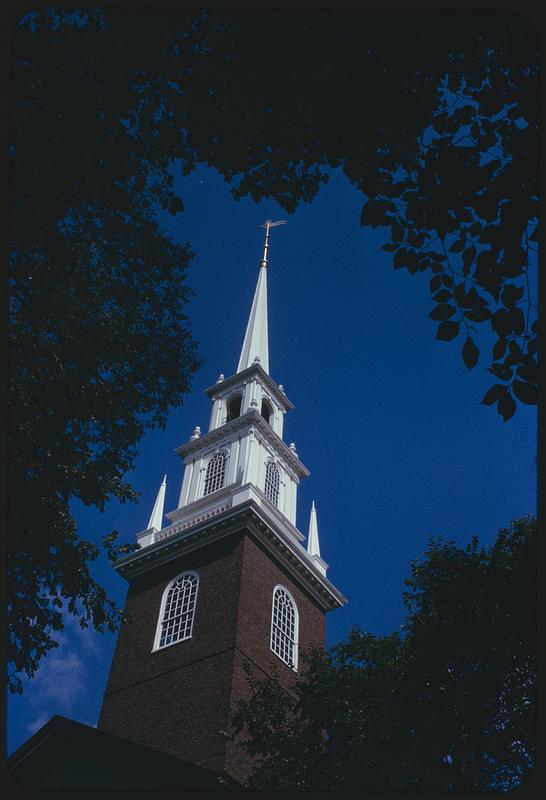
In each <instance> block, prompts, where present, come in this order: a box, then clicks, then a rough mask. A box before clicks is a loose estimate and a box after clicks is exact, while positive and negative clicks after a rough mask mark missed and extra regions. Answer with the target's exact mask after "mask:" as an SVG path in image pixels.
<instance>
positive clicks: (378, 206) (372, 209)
mask: <svg viewBox="0 0 546 800" xmlns="http://www.w3.org/2000/svg"><path fill="white" fill-rule="evenodd" d="M389 212H390V213H391V214H394V213H396V206H395V205H394V203H391V201H390V200H375V199H372V200H368V202H367V203H365V204H364V206H363V207H362V211H361V213H360V224H361V225H371V226H372V228H377V227H378V226H379V225H389V224H390V222H391V220H390V218H389V216H388V214H389Z"/></svg>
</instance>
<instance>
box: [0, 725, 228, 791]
mask: <svg viewBox="0 0 546 800" xmlns="http://www.w3.org/2000/svg"><path fill="white" fill-rule="evenodd" d="M8 766H9V768H10V770H11V772H12V775H13V777H14V778H15V779H16V780H17V781H18V783H20V784H22V785H23V786H25V787H29V788H31V789H41V790H50V791H62V790H71V791H85V790H94V791H105V790H132V791H139V790H141V791H146V790H147V791H150V790H152V791H158V790H175V791H178V792H181V791H182V792H184V791H191V790H215V791H218V790H231V791H233V790H235V789H240V788H241V787H240V785H239V784H238V783H237V781H235V780H233V779H232V778H229V777H226V776H223V775H220V774H218V773H216V772H213V771H212V770H209V769H205V768H204V767H199V766H197V765H195V764H190V763H189V762H187V761H182V760H181V759H179V758H176V757H175V756H171V755H169V754H167V753H162V752H160V751H159V750H155V749H154V748H152V747H148V746H147V745H143V744H139V743H137V742H132V741H130V740H129V739H124V738H122V737H121V736H115V735H114V734H112V733H107V732H106V731H102V730H98V729H97V728H93V727H91V726H90V725H83V724H82V723H81V722H75V721H74V720H72V719H68V718H67V717H62V716H58V715H55V716H54V717H52V718H51V719H50V720H49V722H46V724H45V725H43V726H42V727H41V728H40V729H39V730H38V731H37V732H36V733H35V734H34V735H33V736H31V738H30V739H28V740H27V741H26V742H25V743H24V744H23V745H21V747H19V748H18V749H17V750H16V751H15V752H14V753H13V754H12V755H11V757H10V758H9V761H8Z"/></svg>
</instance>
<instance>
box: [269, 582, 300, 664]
mask: <svg viewBox="0 0 546 800" xmlns="http://www.w3.org/2000/svg"><path fill="white" fill-rule="evenodd" d="M279 590H282V591H283V592H284V593H285V594H286V595H287V597H288V599H289V600H290V603H291V604H292V610H293V612H294V639H293V640H292V639H290V637H288V636H287V635H286V633H283V632H282V631H280V632H279V633H278V634H277V635H278V636H279V637H284V640H288V641H290V642H292V656H293V658H292V659H286V658H284V657H283V655H282V654H281V653H282V648H281V653H280V652H278V650H277V649H275V644H276V641H275V633H276V630H275V629H276V628H279V626H278V625H276V622H275V600H276V596H277V592H278V591H279ZM299 622H300V614H299V611H298V606H297V603H296V601H295V600H294V597H293V595H292V593H291V592H289V591H288V589H287V588H286V586H283V585H282V583H278V584H277V585H276V586H275V588H274V589H273V597H272V599H271V636H270V639H269V646H270V648H271V651H272V652H273V653H274V654H275V655H276V656H277V658H280V660H281V661H282V662H283V664H286V666H287V667H290V669H293V670H294V672H297V671H298V650H299Z"/></svg>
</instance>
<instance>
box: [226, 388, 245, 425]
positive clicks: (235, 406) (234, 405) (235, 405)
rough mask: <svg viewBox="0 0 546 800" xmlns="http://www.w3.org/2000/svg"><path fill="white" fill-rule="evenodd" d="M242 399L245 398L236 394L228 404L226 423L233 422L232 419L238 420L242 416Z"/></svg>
mask: <svg viewBox="0 0 546 800" xmlns="http://www.w3.org/2000/svg"><path fill="white" fill-rule="evenodd" d="M242 399H243V398H242V396H241V395H240V394H236V395H234V396H233V397H230V399H229V400H228V404H227V417H226V422H231V420H232V419H237V417H240V416H241V401H242Z"/></svg>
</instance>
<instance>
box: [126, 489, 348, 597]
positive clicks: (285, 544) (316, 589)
mask: <svg viewBox="0 0 546 800" xmlns="http://www.w3.org/2000/svg"><path fill="white" fill-rule="evenodd" d="M241 529H245V530H247V531H248V532H249V533H250V534H251V535H253V536H254V537H255V538H256V539H257V540H258V541H260V542H261V543H262V544H263V545H264V547H266V548H267V549H268V550H269V552H271V553H272V555H274V556H275V558H277V560H278V561H280V562H281V564H283V566H284V567H285V568H286V569H287V570H288V571H289V572H290V574H291V575H292V576H293V577H294V578H296V579H297V580H298V581H299V582H300V583H301V584H302V585H303V586H304V587H305V588H306V589H307V591H308V592H309V593H310V594H311V595H312V596H313V597H314V598H315V600H316V601H317V602H318V603H319V604H320V605H321V607H322V608H324V609H325V610H326V611H328V610H331V609H334V608H339V607H341V606H343V605H345V603H346V602H347V600H346V598H345V597H344V596H343V595H342V594H341V593H340V592H339V591H338V590H337V589H336V588H335V586H334V585H333V584H332V583H330V581H329V580H328V579H327V578H326V577H325V576H324V575H322V574H321V573H320V571H319V570H318V569H317V566H316V565H315V564H314V563H313V560H312V559H311V558H310V557H309V555H308V554H307V552H306V551H305V549H304V548H303V547H302V546H301V545H300V544H299V543H298V542H297V541H294V539H293V537H292V536H289V535H287V533H285V532H284V531H283V530H282V527H281V526H279V525H277V524H276V523H275V521H274V520H272V519H270V518H266V516H265V515H264V513H263V511H262V509H260V508H259V507H258V506H257V504H256V503H255V502H254V501H253V500H249V501H247V502H245V503H242V504H241V505H238V506H237V507H236V508H231V509H228V510H226V511H224V512H223V513H220V514H218V515H217V516H215V517H214V518H212V519H208V520H205V521H203V522H202V523H200V524H197V525H193V526H192V527H191V528H190V529H189V530H186V531H182V532H180V533H178V534H174V535H172V536H169V537H167V538H163V539H162V540H161V541H159V542H156V543H154V544H152V545H149V546H148V547H145V548H142V549H141V550H137V551H136V552H134V553H130V554H129V555H127V556H124V557H123V558H121V559H119V560H118V561H116V563H115V564H114V568H115V569H116V571H117V572H118V573H119V574H120V575H121V576H123V577H124V578H126V579H130V578H132V577H134V576H136V575H139V574H142V573H144V572H147V571H148V570H150V569H153V568H155V567H156V566H158V565H160V564H165V563H167V562H169V561H172V560H173V559H175V558H178V557H179V556H181V555H183V554H185V553H188V552H191V551H193V550H196V549H198V548H201V547H204V546H205V545H207V544H210V543H212V542H214V541H216V540H218V539H221V538H223V537H225V536H229V535H230V534H233V533H236V532H237V531H240V530H241Z"/></svg>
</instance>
